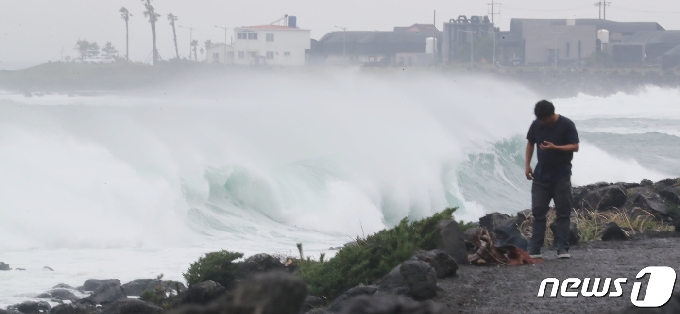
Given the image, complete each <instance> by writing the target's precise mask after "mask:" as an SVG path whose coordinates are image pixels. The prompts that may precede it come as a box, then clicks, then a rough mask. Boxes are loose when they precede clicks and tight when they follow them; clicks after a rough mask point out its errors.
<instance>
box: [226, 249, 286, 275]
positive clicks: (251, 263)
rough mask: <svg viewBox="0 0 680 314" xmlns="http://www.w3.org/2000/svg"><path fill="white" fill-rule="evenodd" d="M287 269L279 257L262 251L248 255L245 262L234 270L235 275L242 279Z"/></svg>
mask: <svg viewBox="0 0 680 314" xmlns="http://www.w3.org/2000/svg"><path fill="white" fill-rule="evenodd" d="M285 269H286V268H285V266H283V264H282V263H281V261H280V260H279V259H278V258H276V257H273V256H271V255H269V254H264V253H262V254H257V255H253V256H251V257H248V258H247V259H246V260H245V261H243V263H241V264H239V265H238V268H236V270H235V271H234V277H236V279H237V280H241V279H246V278H248V277H251V276H253V275H256V274H259V273H266V272H271V271H284V270H285Z"/></svg>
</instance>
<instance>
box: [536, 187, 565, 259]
mask: <svg viewBox="0 0 680 314" xmlns="http://www.w3.org/2000/svg"><path fill="white" fill-rule="evenodd" d="M551 199H552V200H554V201H555V212H556V213H557V217H556V219H555V225H556V226H555V227H556V228H555V234H554V238H555V246H556V247H557V250H567V251H568V250H569V225H570V224H571V222H570V220H569V217H570V216H571V210H572V207H571V180H570V178H567V179H564V180H560V181H555V182H540V181H536V180H534V182H533V184H532V186H531V213H532V214H533V216H534V223H533V226H532V227H533V232H532V235H531V241H530V242H529V253H530V254H537V253H540V252H541V248H542V247H543V242H544V240H545V228H546V218H545V216H546V215H547V214H548V210H549V209H550V207H549V206H550V200H551Z"/></svg>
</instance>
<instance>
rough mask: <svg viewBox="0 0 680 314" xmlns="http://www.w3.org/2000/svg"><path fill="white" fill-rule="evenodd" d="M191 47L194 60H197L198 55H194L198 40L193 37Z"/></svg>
mask: <svg viewBox="0 0 680 314" xmlns="http://www.w3.org/2000/svg"><path fill="white" fill-rule="evenodd" d="M191 47H193V49H194V61H198V57H197V56H196V47H198V40H196V39H194V40H192V41H191Z"/></svg>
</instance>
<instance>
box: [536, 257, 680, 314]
mask: <svg viewBox="0 0 680 314" xmlns="http://www.w3.org/2000/svg"><path fill="white" fill-rule="evenodd" d="M647 274H649V281H648V282H647V290H645V298H644V299H642V300H638V297H639V295H640V287H641V286H642V283H641V282H638V281H636V282H634V283H633V291H632V293H631V295H630V302H632V303H633V305H635V306H636V307H647V308H649V307H661V306H663V305H664V304H666V303H667V302H668V300H670V299H671V296H672V295H673V288H674V286H675V279H676V274H675V270H673V268H670V267H666V266H650V267H646V268H644V269H643V270H641V271H640V272H639V273H638V274H637V276H636V277H635V278H636V279H642V278H643V277H645V276H646V275H647ZM601 281H602V280H601V279H600V278H594V279H593V280H592V282H593V284H592V288H591V285H590V282H591V278H585V279H583V280H581V279H578V278H568V279H565V280H564V281H562V282H561V283H560V281H559V279H557V278H547V279H545V280H543V281H542V282H541V287H540V288H539V290H538V297H539V298H542V297H544V295H545V290H546V288H547V286H548V284H552V290H551V291H550V297H551V298H555V297H557V291H558V290H559V292H560V296H562V297H564V298H576V297H578V296H579V291H578V288H579V287H581V290H580V294H581V296H583V297H586V298H590V297H596V298H602V297H604V296H607V295H608V296H609V297H610V298H619V297H621V296H622V295H623V289H621V285H624V284H626V283H627V282H628V279H627V278H618V279H616V280H614V282H613V285H614V289H613V290H612V291H610V287H611V286H612V279H611V278H606V279H605V280H604V283H603V285H602V287H600V282H601ZM569 290H572V291H569ZM573 290H576V291H573Z"/></svg>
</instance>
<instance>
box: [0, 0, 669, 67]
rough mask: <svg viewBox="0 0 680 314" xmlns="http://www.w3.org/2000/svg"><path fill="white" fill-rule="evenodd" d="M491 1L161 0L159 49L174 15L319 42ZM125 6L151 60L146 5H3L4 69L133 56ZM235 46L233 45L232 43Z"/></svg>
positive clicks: (26, 0)
mask: <svg viewBox="0 0 680 314" xmlns="http://www.w3.org/2000/svg"><path fill="white" fill-rule="evenodd" d="M496 1H498V2H501V3H502V4H503V5H502V6H501V8H500V13H501V14H500V16H499V17H498V16H497V18H496V24H497V25H498V26H500V27H501V29H502V30H507V29H508V27H509V22H510V18H513V17H515V18H541V17H546V18H569V17H576V18H597V14H598V10H597V8H596V7H595V6H594V5H593V4H594V3H595V2H596V1H597V0H551V1H545V0H496ZM610 1H611V2H612V5H611V7H608V8H607V18H608V19H610V20H615V21H656V22H659V23H660V24H661V25H662V26H664V27H665V28H666V29H680V19H679V18H678V17H680V1H677V0H646V1H640V0H610ZM488 2H491V0H418V1H415V0H412V1H405V0H342V1H339V0H289V1H285V0H283V1H282V0H229V1H227V0H192V1H186V0H156V1H154V2H153V4H154V6H155V8H156V11H157V12H158V13H160V14H161V15H162V16H161V18H160V20H159V23H158V24H157V36H158V39H157V45H158V50H159V52H160V54H161V56H162V57H164V58H165V59H169V58H170V57H171V56H172V55H173V54H174V47H173V43H172V31H171V28H170V26H169V25H168V23H167V19H166V15H167V13H169V12H172V13H173V14H175V15H177V16H179V21H178V25H183V26H193V27H194V28H195V29H194V32H193V33H194V39H197V40H199V42H200V43H201V45H202V44H203V42H204V41H205V40H207V39H211V40H212V41H213V42H222V41H224V32H223V31H222V30H220V29H218V28H215V27H214V26H215V25H221V26H226V27H229V28H230V29H229V35H228V36H229V38H230V37H231V34H232V29H231V28H233V27H238V26H247V25H259V24H269V23H271V22H273V21H275V20H277V19H278V18H280V17H282V16H283V15H284V14H290V15H296V16H297V17H298V25H299V26H300V27H302V28H306V29H310V30H311V31H312V38H315V39H319V38H321V37H322V36H323V35H324V34H326V33H328V32H331V31H334V30H337V29H334V27H333V26H334V25H338V26H344V27H347V29H348V30H379V31H384V30H391V29H392V27H393V26H408V25H411V24H414V23H431V22H432V18H433V10H437V25H438V27H441V22H443V21H444V20H448V19H451V18H455V17H457V16H458V15H461V14H463V15H468V16H470V15H485V14H487V13H488V12H489V8H488V6H487V3H488ZM121 6H125V7H126V8H128V10H130V12H131V13H132V14H133V15H134V16H133V17H132V18H131V19H130V58H131V59H132V60H135V61H143V60H145V59H146V58H147V57H149V56H150V55H151V27H150V25H149V23H148V21H147V20H145V19H144V16H143V15H142V12H143V5H142V3H141V1H140V0H58V1H55V0H0V69H1V68H2V67H3V66H2V65H3V63H4V64H5V65H6V64H8V63H16V62H46V61H47V60H58V59H59V57H60V52H61V51H62V49H63V51H64V55H70V56H76V55H77V52H76V51H75V50H74V49H73V47H74V46H75V42H76V41H77V40H78V39H79V38H81V39H87V40H89V41H96V42H98V43H99V44H100V46H103V45H104V43H105V42H107V41H111V42H112V43H113V44H114V46H116V48H117V49H118V50H119V51H120V52H121V53H124V50H125V23H124V22H123V20H121V19H120V14H119V13H118V9H120V7H121ZM177 40H178V42H179V43H178V44H179V50H180V54H181V55H184V56H186V55H187V54H188V50H189V31H188V30H186V29H182V28H178V29H177ZM228 40H230V39H228Z"/></svg>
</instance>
